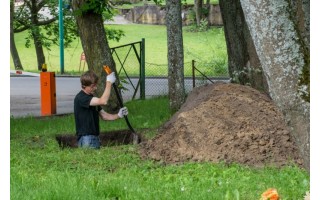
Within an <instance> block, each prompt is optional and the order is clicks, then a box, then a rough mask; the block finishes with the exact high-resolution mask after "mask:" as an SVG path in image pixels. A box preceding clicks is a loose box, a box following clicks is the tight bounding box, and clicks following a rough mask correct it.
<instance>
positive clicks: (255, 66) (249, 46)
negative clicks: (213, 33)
mask: <svg viewBox="0 0 320 200" xmlns="http://www.w3.org/2000/svg"><path fill="white" fill-rule="evenodd" d="M219 4H220V9H221V15H222V19H223V25H224V33H225V38H226V43H227V52H228V69H229V75H230V77H231V78H232V82H235V83H239V84H242V85H250V86H251V87H253V88H255V89H258V90H260V91H263V92H266V93H268V92H269V91H268V85H267V81H266V78H265V76H264V74H263V72H262V68H261V64H260V60H259V58H258V55H257V52H256V49H255V47H254V44H253V41H252V38H251V35H250V32H249V29H248V26H247V24H246V22H245V19H244V15H243V11H242V7H241V4H240V0H236V1H234V0H220V1H219Z"/></svg>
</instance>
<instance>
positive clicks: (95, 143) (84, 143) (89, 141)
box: [78, 135, 100, 149]
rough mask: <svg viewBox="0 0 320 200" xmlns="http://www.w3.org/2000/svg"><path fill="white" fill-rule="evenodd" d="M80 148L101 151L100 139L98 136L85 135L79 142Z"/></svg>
mask: <svg viewBox="0 0 320 200" xmlns="http://www.w3.org/2000/svg"><path fill="white" fill-rule="evenodd" d="M78 147H83V148H93V149H100V139H99V136H96V135H84V136H81V137H80V138H79V140H78Z"/></svg>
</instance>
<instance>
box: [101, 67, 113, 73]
mask: <svg viewBox="0 0 320 200" xmlns="http://www.w3.org/2000/svg"><path fill="white" fill-rule="evenodd" d="M103 69H104V71H105V72H106V73H107V74H108V75H109V74H111V73H112V70H111V69H110V67H109V66H107V65H103Z"/></svg>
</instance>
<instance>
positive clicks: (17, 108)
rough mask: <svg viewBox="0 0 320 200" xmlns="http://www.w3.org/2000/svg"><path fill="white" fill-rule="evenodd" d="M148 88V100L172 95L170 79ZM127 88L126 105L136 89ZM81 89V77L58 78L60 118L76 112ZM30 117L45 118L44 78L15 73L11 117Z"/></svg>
mask: <svg viewBox="0 0 320 200" xmlns="http://www.w3.org/2000/svg"><path fill="white" fill-rule="evenodd" d="M131 81H132V84H133V85H134V86H135V87H136V85H137V83H138V79H137V78H132V79H131ZM224 81H225V80H224ZM127 82H128V81H127ZM200 82H203V81H200ZM128 83H129V82H128ZM145 86H146V87H145V97H146V98H147V99H148V98H152V97H155V96H159V95H167V94H168V80H167V79H166V78H146V80H145ZM124 87H125V88H127V89H128V90H126V91H123V93H122V97H123V99H124V102H127V101H130V100H131V99H132V97H133V93H134V89H133V88H132V86H131V85H129V84H124ZM80 89H81V88H80V79H79V77H65V76H57V77H56V105H57V107H56V108H57V115H61V114H69V113H73V98H74V96H75V95H76V94H77V93H78V92H79V91H80ZM185 89H186V92H190V91H191V90H192V80H191V79H185ZM139 97H140V91H139V90H138V92H137V94H136V97H135V99H137V98H139ZM28 115H31V116H41V101H40V76H39V74H36V73H25V72H22V74H16V72H15V71H11V77H10V116H13V117H24V116H28Z"/></svg>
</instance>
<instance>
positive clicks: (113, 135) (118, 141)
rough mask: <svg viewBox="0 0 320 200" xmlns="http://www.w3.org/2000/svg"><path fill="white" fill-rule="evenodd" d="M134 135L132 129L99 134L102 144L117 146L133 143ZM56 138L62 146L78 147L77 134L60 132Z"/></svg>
mask: <svg viewBox="0 0 320 200" xmlns="http://www.w3.org/2000/svg"><path fill="white" fill-rule="evenodd" d="M136 134H137V135H138V136H139V141H138V143H140V142H141V138H142V137H141V136H140V135H139V134H138V133H136ZM133 136H134V133H132V132H131V131H130V130H118V131H110V132H102V133H100V135H99V138H100V142H101V146H115V145H126V144H132V143H133ZM56 140H57V142H58V144H59V147H61V148H66V147H69V148H78V142H77V136H76V135H75V134H58V135H56Z"/></svg>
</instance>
